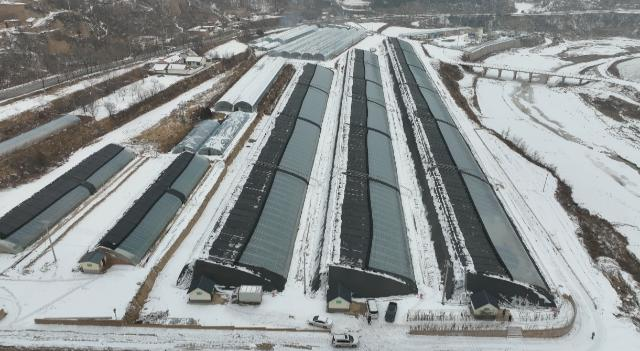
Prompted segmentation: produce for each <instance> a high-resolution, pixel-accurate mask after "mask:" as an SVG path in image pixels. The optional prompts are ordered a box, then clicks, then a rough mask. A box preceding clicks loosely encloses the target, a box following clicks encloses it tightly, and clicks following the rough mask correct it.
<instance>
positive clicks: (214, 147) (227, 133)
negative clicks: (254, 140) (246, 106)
mask: <svg viewBox="0 0 640 351" xmlns="http://www.w3.org/2000/svg"><path fill="white" fill-rule="evenodd" d="M250 118H251V113H248V112H242V111H236V112H232V113H230V114H229V116H227V118H226V119H225V120H224V122H222V124H221V125H220V128H218V129H217V130H215V131H214V132H213V133H212V134H210V135H211V136H210V137H209V139H208V140H207V141H206V142H204V144H203V145H202V147H201V148H200V151H199V153H200V154H204V155H223V154H224V153H225V151H226V150H227V147H228V146H229V144H230V143H231V141H232V140H233V139H234V138H235V137H236V135H237V134H238V132H239V131H240V130H241V129H242V127H243V126H244V125H245V123H246V122H247V121H248V120H249V119H250Z"/></svg>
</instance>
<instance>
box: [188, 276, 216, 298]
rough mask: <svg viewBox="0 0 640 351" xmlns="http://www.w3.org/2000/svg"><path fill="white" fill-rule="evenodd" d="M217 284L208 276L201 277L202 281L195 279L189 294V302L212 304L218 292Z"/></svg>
mask: <svg viewBox="0 0 640 351" xmlns="http://www.w3.org/2000/svg"><path fill="white" fill-rule="evenodd" d="M215 285H216V284H215V282H214V281H213V280H211V279H210V278H208V277H206V276H204V275H203V276H200V279H197V280H196V279H194V280H192V282H191V286H190V287H189V290H188V291H187V293H188V294H189V302H211V300H212V299H213V294H214V293H215V291H216V286H215Z"/></svg>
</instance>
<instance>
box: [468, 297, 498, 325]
mask: <svg viewBox="0 0 640 351" xmlns="http://www.w3.org/2000/svg"><path fill="white" fill-rule="evenodd" d="M470 308H471V312H472V313H473V316H474V317H476V318H480V319H494V318H496V315H497V314H498V311H499V310H500V306H499V305H498V300H497V299H496V298H495V296H493V295H491V294H489V293H488V292H486V291H485V290H481V291H476V292H474V293H473V294H472V295H471V305H470Z"/></svg>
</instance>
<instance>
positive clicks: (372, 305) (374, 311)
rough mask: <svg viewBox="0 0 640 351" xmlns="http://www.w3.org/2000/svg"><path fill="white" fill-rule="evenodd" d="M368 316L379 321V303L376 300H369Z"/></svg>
mask: <svg viewBox="0 0 640 351" xmlns="http://www.w3.org/2000/svg"><path fill="white" fill-rule="evenodd" d="M367 314H368V315H369V316H371V319H378V303H377V302H376V300H374V299H369V300H367Z"/></svg>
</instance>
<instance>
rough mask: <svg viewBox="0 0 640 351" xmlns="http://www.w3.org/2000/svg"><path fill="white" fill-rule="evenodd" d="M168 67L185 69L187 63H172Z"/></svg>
mask: <svg viewBox="0 0 640 351" xmlns="http://www.w3.org/2000/svg"><path fill="white" fill-rule="evenodd" d="M169 69H187V65H185V64H182V63H172V64H170V65H169Z"/></svg>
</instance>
